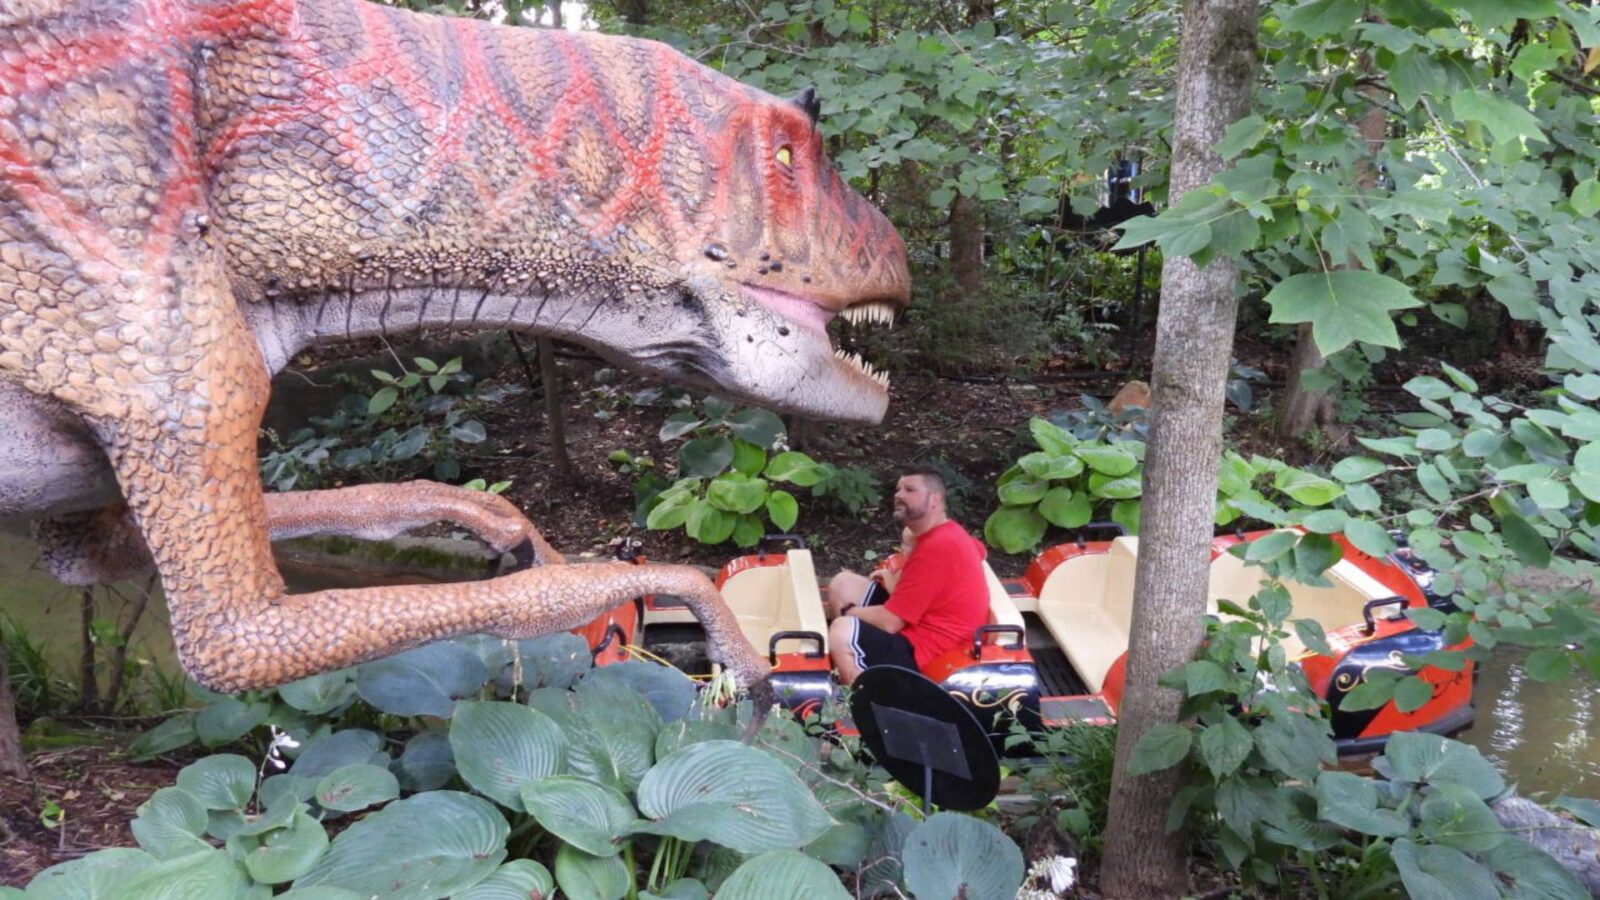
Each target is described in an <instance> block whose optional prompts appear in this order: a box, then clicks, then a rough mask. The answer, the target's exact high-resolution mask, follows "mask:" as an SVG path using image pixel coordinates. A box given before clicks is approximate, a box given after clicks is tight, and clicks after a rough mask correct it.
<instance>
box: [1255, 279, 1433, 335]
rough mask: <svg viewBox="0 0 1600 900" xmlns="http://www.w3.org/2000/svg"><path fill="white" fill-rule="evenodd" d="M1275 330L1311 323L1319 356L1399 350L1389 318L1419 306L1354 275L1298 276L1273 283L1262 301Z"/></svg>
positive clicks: (1395, 288) (1382, 283) (1397, 286)
mask: <svg viewBox="0 0 1600 900" xmlns="http://www.w3.org/2000/svg"><path fill="white" fill-rule="evenodd" d="M1266 301H1267V304H1268V305H1269V306H1271V307H1272V317H1271V319H1270V320H1269V321H1271V322H1273V323H1275V324H1280V323H1281V324H1293V323H1299V322H1310V323H1311V337H1312V340H1313V341H1314V342H1315V343H1316V345H1317V349H1318V350H1320V351H1321V352H1322V354H1323V355H1324V356H1332V355H1333V354H1334V353H1336V352H1338V351H1339V350H1342V349H1344V348H1345V347H1348V346H1349V345H1350V344H1352V343H1354V342H1356V341H1364V342H1366V343H1368V344H1377V345H1378V346H1380V347H1391V348H1394V349H1399V347H1400V336H1399V334H1398V333H1397V332H1396V331H1395V328H1394V321H1393V320H1392V319H1391V318H1390V316H1389V314H1390V313H1391V312H1393V311H1395V310H1400V309H1410V308H1412V307H1416V306H1421V305H1422V301H1420V300H1418V299H1417V298H1416V297H1415V296H1413V295H1412V293H1411V289H1410V288H1409V287H1406V286H1405V285H1404V284H1402V283H1400V282H1398V281H1396V280H1394V279H1392V278H1389V277H1387V276H1384V275H1379V274H1377V273H1374V272H1366V271H1360V270H1354V269H1341V270H1338V271H1334V272H1304V273H1301V274H1299V275H1291V276H1290V277H1288V278H1286V279H1284V280H1283V281H1280V282H1278V284H1277V286H1275V287H1274V288H1273V289H1272V290H1271V291H1270V292H1268V294H1267V297H1266Z"/></svg>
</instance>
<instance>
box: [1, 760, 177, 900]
mask: <svg viewBox="0 0 1600 900" xmlns="http://www.w3.org/2000/svg"><path fill="white" fill-rule="evenodd" d="M29 764H30V765H31V766H32V769H33V773H32V774H33V777H32V780H31V781H28V780H23V779H17V778H5V777H0V885H4V886H8V887H21V886H23V885H25V884H27V883H28V882H29V881H31V880H32V879H33V877H34V876H35V875H37V874H39V872H41V871H43V870H44V869H47V868H49V867H50V866H53V865H55V864H57V863H62V862H66V861H67V860H71V859H77V858H78V857H80V856H83V855H84V854H87V853H92V852H94V851H95V850H100V849H103V848H106V847H131V846H134V841H133V835H132V834H131V833H130V832H129V831H128V821H129V820H130V819H131V818H132V813H131V811H132V810H133V809H135V808H136V807H138V806H139V804H141V803H143V802H145V800H147V799H149V797H150V795H151V794H153V793H155V792H156V791H157V790H159V789H161V788H163V787H166V786H168V785H170V784H172V783H173V782H174V781H175V780H176V779H177V776H178V769H179V768H181V766H179V765H177V764H175V763H170V762H165V761H162V760H156V761H153V762H149V763H141V764H138V765H135V764H132V763H128V762H126V761H124V760H123V759H122V754H121V751H120V750H119V749H118V748H117V747H116V746H115V745H104V746H102V745H91V746H76V747H68V748H63V749H55V750H39V751H35V752H34V753H33V754H32V755H31V756H30V757H29ZM52 803H53V804H55V806H54V808H49V804H52ZM56 809H59V810H60V813H59V816H58V815H57V814H56ZM47 819H48V820H50V824H46V820H47Z"/></svg>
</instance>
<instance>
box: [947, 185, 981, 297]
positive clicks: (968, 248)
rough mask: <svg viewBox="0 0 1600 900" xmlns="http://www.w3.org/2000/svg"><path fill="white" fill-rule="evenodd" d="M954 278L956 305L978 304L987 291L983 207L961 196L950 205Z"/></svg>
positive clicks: (958, 195)
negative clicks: (984, 282) (985, 284)
mask: <svg viewBox="0 0 1600 900" xmlns="http://www.w3.org/2000/svg"><path fill="white" fill-rule="evenodd" d="M950 278H951V280H953V281H954V282H955V286H956V302H958V303H975V302H977V300H978V297H979V295H980V293H981V292H982V290H983V206H982V204H980V203H979V202H978V201H977V199H976V198H974V197H966V196H962V195H960V194H957V195H956V199H955V200H953V201H951V203H950Z"/></svg>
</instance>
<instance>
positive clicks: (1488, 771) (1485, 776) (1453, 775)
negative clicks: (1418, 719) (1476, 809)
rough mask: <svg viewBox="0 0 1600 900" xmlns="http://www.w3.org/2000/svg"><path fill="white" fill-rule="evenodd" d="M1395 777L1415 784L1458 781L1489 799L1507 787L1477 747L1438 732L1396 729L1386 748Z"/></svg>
mask: <svg viewBox="0 0 1600 900" xmlns="http://www.w3.org/2000/svg"><path fill="white" fill-rule="evenodd" d="M1384 759H1386V760H1387V761H1388V764H1389V768H1390V770H1391V771H1392V772H1393V776H1392V777H1393V778H1394V779H1395V780H1398V781H1405V782H1410V783H1413V784H1418V783H1427V784H1456V785H1460V786H1462V787H1464V788H1467V789H1468V790H1470V791H1472V793H1473V794H1474V795H1476V796H1477V797H1478V798H1479V799H1483V800H1487V799H1489V798H1490V797H1493V796H1495V795H1497V794H1499V793H1500V792H1501V791H1503V790H1505V789H1506V783H1505V780H1504V779H1502V778H1501V777H1500V773H1499V772H1498V771H1496V770H1495V767H1494V764H1493V763H1490V762H1489V761H1488V760H1486V759H1484V758H1483V754H1481V753H1479V752H1478V751H1477V749H1476V748H1474V747H1471V746H1468V745H1467V744H1463V743H1461V742H1459V741H1452V740H1450V739H1448V738H1443V737H1440V736H1439V735H1436V734H1427V733H1426V732H1420V731H1397V732H1395V733H1394V735H1393V736H1392V737H1390V738H1389V746H1388V748H1387V749H1386V750H1385V751H1384Z"/></svg>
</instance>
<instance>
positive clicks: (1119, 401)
mask: <svg viewBox="0 0 1600 900" xmlns="http://www.w3.org/2000/svg"><path fill="white" fill-rule="evenodd" d="M1135 406H1137V407H1140V408H1142V409H1149V408H1150V385H1148V384H1145V383H1144V382H1142V381H1130V382H1128V383H1127V384H1125V385H1123V386H1122V387H1121V388H1120V389H1118V390H1117V393H1116V396H1114V397H1112V398H1111V402H1110V403H1107V404H1106V409H1107V410H1109V411H1110V412H1111V414H1112V415H1114V416H1120V415H1122V414H1123V413H1125V412H1127V411H1128V410H1129V408H1131V407H1135Z"/></svg>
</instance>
